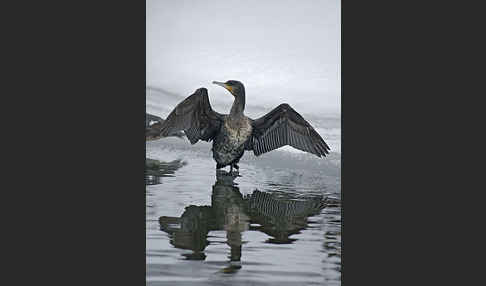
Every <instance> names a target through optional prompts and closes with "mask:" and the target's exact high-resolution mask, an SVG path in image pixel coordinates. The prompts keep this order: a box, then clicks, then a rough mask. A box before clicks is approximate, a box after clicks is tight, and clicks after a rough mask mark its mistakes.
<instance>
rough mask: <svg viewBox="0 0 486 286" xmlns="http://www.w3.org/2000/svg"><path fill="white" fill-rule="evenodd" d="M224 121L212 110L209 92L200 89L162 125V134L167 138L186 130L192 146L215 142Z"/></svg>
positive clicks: (220, 115)
mask: <svg viewBox="0 0 486 286" xmlns="http://www.w3.org/2000/svg"><path fill="white" fill-rule="evenodd" d="M222 121H223V115H222V114H219V113H217V112H215V111H214V110H213V109H212V108H211V104H210V103H209V96H208V90H207V89H206V88H199V89H197V90H196V91H195V92H194V93H193V94H192V95H190V96H188V97H187V98H186V99H184V100H183V101H182V102H180V103H179V104H178V105H177V106H176V107H175V108H174V110H173V111H172V112H171V113H170V114H169V116H168V117H167V119H166V120H165V122H164V123H163V124H162V128H161V131H160V134H161V136H162V137H165V136H167V135H168V134H170V133H172V132H175V131H180V130H184V132H185V134H186V136H187V138H188V139H189V141H190V142H191V144H196V142H197V141H199V140H204V141H210V140H213V139H214V138H215V136H216V135H217V133H218V131H219V128H220V126H221V122H222Z"/></svg>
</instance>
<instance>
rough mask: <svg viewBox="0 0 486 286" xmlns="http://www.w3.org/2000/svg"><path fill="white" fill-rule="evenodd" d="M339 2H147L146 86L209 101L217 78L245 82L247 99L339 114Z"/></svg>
mask: <svg viewBox="0 0 486 286" xmlns="http://www.w3.org/2000/svg"><path fill="white" fill-rule="evenodd" d="M340 9H341V7H340V1H338V0H294V1H284V0H275V1H273V0H265V1H261V0H260V1H257V0H251V1H242V0H233V1H232V0H224V1H223V0H214V1H208V0H205V1H197V0H190V1H189V0H147V11H146V13H147V32H146V33H147V35H146V36H147V37H146V38H147V70H146V76H147V85H148V86H154V87H160V88H164V89H166V90H169V91H171V92H175V93H178V94H181V95H190V94H191V93H192V92H193V91H194V90H195V89H196V88H199V87H202V86H204V87H206V88H208V90H209V96H210V99H211V101H220V102H228V103H230V102H231V101H232V98H231V97H229V96H227V95H226V94H225V91H224V90H223V89H222V88H221V87H218V86H215V85H212V84H211V82H212V81H213V80H218V81H226V80H229V79H234V80H239V81H241V82H243V84H244V85H245V88H246V98H247V100H246V102H247V104H252V105H261V106H265V107H270V108H271V107H274V106H276V105H278V104H280V103H282V102H287V103H289V104H291V105H292V106H294V108H295V109H297V111H299V112H309V113H311V112H312V113H314V112H320V111H323V112H325V113H340V103H341V97H340V93H341V87H340V85H341V83H340V79H341V78H340V62H341V42H340V39H341V36H340V33H341V29H340V27H341V24H340V21H341V19H340Z"/></svg>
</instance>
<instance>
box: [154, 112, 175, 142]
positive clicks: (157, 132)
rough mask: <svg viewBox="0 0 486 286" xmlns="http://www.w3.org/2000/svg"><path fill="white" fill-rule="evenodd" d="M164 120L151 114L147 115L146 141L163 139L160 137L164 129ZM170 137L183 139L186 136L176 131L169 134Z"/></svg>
mask: <svg viewBox="0 0 486 286" xmlns="http://www.w3.org/2000/svg"><path fill="white" fill-rule="evenodd" d="M164 121H165V120H164V119H162V118H161V117H159V116H156V115H152V114H150V113H145V140H147V141H151V140H157V139H160V138H162V136H161V135H160V129H161V128H162V123H164ZM168 136H174V137H179V138H182V137H183V136H184V132H183V131H180V130H179V131H174V132H171V133H169V135H168Z"/></svg>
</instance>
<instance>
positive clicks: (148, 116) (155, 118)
mask: <svg viewBox="0 0 486 286" xmlns="http://www.w3.org/2000/svg"><path fill="white" fill-rule="evenodd" d="M154 121H155V123H157V122H159V121H163V119H162V118H160V117H158V116H157V115H153V114H150V113H145V128H147V127H150V125H152V124H155V123H152V122H154ZM151 123H152V124H151Z"/></svg>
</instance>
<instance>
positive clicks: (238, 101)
mask: <svg viewBox="0 0 486 286" xmlns="http://www.w3.org/2000/svg"><path fill="white" fill-rule="evenodd" d="M243 111H245V94H244V93H243V94H238V95H236V96H235V101H234V102H233V106H231V112H230V114H231V115H233V116H234V115H243Z"/></svg>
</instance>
